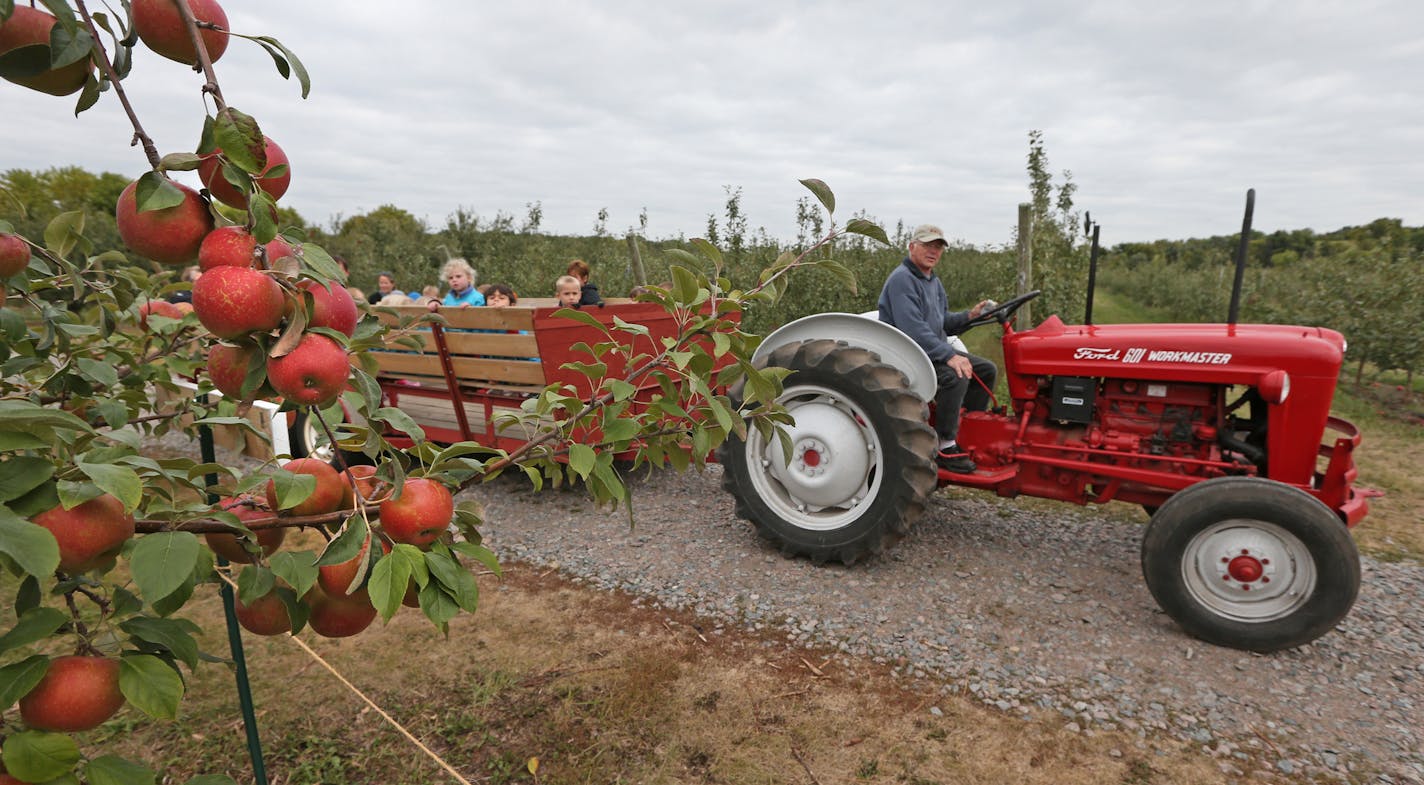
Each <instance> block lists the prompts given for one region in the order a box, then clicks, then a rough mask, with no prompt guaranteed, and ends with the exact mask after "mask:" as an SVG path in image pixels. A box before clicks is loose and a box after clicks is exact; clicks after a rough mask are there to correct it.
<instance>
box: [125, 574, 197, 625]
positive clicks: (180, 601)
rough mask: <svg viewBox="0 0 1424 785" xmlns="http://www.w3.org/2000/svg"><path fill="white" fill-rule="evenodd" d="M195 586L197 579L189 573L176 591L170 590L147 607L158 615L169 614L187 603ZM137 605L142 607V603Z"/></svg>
mask: <svg viewBox="0 0 1424 785" xmlns="http://www.w3.org/2000/svg"><path fill="white" fill-rule="evenodd" d="M196 587H197V579H196V578H195V577H194V576H192V575H189V576H188V577H187V579H186V580H184V581H183V584H182V585H181V586H179V587H178V589H177V590H176V591H174V592H172V593H171V594H169V595H168V596H167V597H160V598H158V599H157V600H154V601H152V602H150V603H149V607H151V608H153V612H154V613H156V614H158V615H159V616H171V615H173V614H174V613H177V612H178V609H180V608H182V607H183V606H184V605H186V604H187V603H188V600H190V599H192V598H193V589H194V588H196ZM139 605H140V607H142V603H139Z"/></svg>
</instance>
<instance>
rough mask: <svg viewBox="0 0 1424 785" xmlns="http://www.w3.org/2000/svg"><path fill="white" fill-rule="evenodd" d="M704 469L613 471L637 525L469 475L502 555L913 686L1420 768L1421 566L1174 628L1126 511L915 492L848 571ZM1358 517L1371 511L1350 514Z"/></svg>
mask: <svg viewBox="0 0 1424 785" xmlns="http://www.w3.org/2000/svg"><path fill="white" fill-rule="evenodd" d="M720 482H721V468H720V467H716V466H713V467H710V468H709V469H708V471H707V472H706V473H704V474H696V473H686V474H676V473H674V472H659V473H657V474H655V475H653V476H652V477H651V478H646V479H639V480H636V481H634V482H633V483H632V487H631V490H632V492H633V493H634V509H635V512H636V518H637V525H636V527H634V528H632V529H630V527H629V524H628V517H627V513H626V511H624V510H619V511H617V512H609V511H607V510H599V509H596V508H595V507H594V506H593V505H592V503H591V502H590V501H588V500H587V499H586V498H585V497H583V496H582V495H580V494H579V493H578V492H557V491H555V492H545V493H542V494H534V493H532V492H530V491H529V490H528V488H527V485H520V484H518V483H516V482H514V481H500V482H497V483H494V484H492V485H490V486H486V487H483V488H480V489H477V490H476V491H473V492H470V494H471V495H473V496H474V497H475V498H478V499H480V500H481V501H482V502H483V503H484V504H485V507H486V518H487V521H488V523H487V524H486V527H485V529H484V534H485V536H486V541H487V544H489V545H490V546H491V547H492V548H494V550H495V551H496V552H497V553H499V554H500V557H501V558H502V559H505V560H509V559H518V560H521V561H526V562H532V563H535V564H557V565H558V567H559V568H560V569H561V570H562V571H563V572H565V573H566V574H568V575H571V576H573V577H575V578H576V579H578V580H581V581H584V582H587V583H590V584H592V585H594V586H597V587H600V588H617V589H622V590H626V591H628V592H631V593H633V594H635V595H639V596H642V597H646V598H648V600H649V601H650V602H653V603H656V604H660V605H664V606H668V607H674V608H682V609H691V610H695V611H697V612H699V613H701V614H704V615H706V616H708V617H710V618H711V619H713V620H714V622H715V624H716V625H717V626H718V629H719V630H721V629H722V628H725V627H738V626H744V627H748V628H752V629H756V630H769V631H773V632H776V633H779V634H784V635H785V637H786V638H787V639H788V640H789V641H791V642H794V643H806V644H815V645H821V646H830V647H833V648H837V649H839V650H841V651H843V652H846V653H847V654H851V655H855V656H864V657H870V658H873V659H875V660H876V661H879V662H888V663H892V664H893V666H894V667H895V668H896V670H897V672H899V673H900V674H902V675H904V676H905V677H906V678H907V679H912V680H919V683H920V684H921V685H923V686H924V688H925V689H939V690H941V691H943V692H946V693H948V692H956V693H963V694H967V695H972V696H974V697H977V698H978V699H979V700H981V701H983V702H984V703H985V704H988V705H992V706H996V707H998V708H999V709H1001V710H1003V711H1005V712H1010V713H1025V714H1026V713H1028V712H1030V711H1037V710H1039V709H1047V710H1050V711H1057V712H1060V713H1061V714H1062V715H1063V723H1064V726H1065V727H1067V728H1068V729H1070V730H1074V731H1077V732H1084V733H1091V732H1093V731H1094V729H1122V730H1126V731H1128V732H1130V733H1135V734H1136V735H1137V736H1138V738H1139V743H1140V744H1141V745H1143V746H1149V745H1150V744H1151V742H1152V740H1153V739H1154V738H1159V737H1160V736H1161V734H1170V735H1171V736H1173V737H1176V738H1179V739H1184V740H1190V741H1192V742H1194V743H1197V744H1200V745H1201V747H1202V749H1203V750H1204V751H1206V752H1208V753H1209V754H1211V755H1214V756H1216V757H1217V758H1219V764H1220V766H1221V767H1222V770H1223V771H1224V772H1227V773H1231V774H1238V775H1247V776H1252V777H1260V776H1262V775H1264V774H1266V773H1268V772H1267V771H1263V770H1262V767H1263V765H1264V766H1265V767H1269V768H1270V772H1269V773H1272V774H1282V775H1288V776H1289V777H1290V778H1291V779H1318V780H1326V781H1329V780H1337V779H1350V780H1351V781H1359V780H1361V779H1372V780H1373V781H1378V782H1396V783H1404V782H1408V783H1424V751H1421V737H1424V732H1421V730H1420V726H1421V725H1424V711H1421V707H1424V569H1422V568H1420V567H1418V566H1414V565H1404V564H1388V563H1381V562H1377V561H1374V560H1372V559H1366V560H1365V563H1364V586H1363V588H1362V590H1361V593H1360V598H1359V601H1358V603H1357V604H1356V605H1355V608H1354V610H1353V611H1352V612H1351V614H1350V616H1349V617H1348V618H1347V619H1346V620H1345V622H1344V623H1343V624H1341V625H1340V627H1339V628H1338V629H1336V630H1335V631H1334V632H1332V633H1330V634H1328V635H1326V636H1325V637H1323V638H1321V639H1320V640H1318V641H1316V642H1315V643H1313V644H1310V645H1307V646H1303V647H1300V648H1297V649H1293V650H1291V651H1287V652H1279V653H1276V654H1272V655H1265V656H1261V655H1253V654H1247V653H1243V652H1239V651H1235V650H1231V649H1223V648H1217V647H1214V646H1211V645H1208V644H1204V643H1201V642H1200V641H1197V640H1195V639H1193V638H1189V637H1187V636H1186V635H1185V634H1184V633H1182V632H1181V630H1180V629H1179V628H1177V627H1176V625H1175V624H1174V623H1173V622H1172V621H1171V620H1170V619H1168V618H1167V617H1166V616H1165V615H1164V614H1163V613H1162V612H1161V611H1160V610H1158V608H1157V606H1156V604H1155V603H1154V602H1153V600H1152V597H1151V595H1150V594H1149V593H1148V591H1147V588H1146V586H1145V585H1144V584H1143V582H1142V578H1141V575H1140V572H1139V566H1138V545H1139V539H1140V536H1141V532H1142V528H1141V527H1140V526H1137V525H1134V524H1131V523H1126V522H1120V521H1112V520H1107V519H1105V518H1104V517H1102V515H1101V513H1100V511H1098V510H1093V509H1086V510H1085V509H1079V508H1075V507H1071V506H1067V505H1065V506H1063V507H1061V508H1053V511H1052V512H1051V513H1050V512H1043V511H1036V512H1035V511H1028V510H1025V509H1022V508H1020V507H1017V506H1015V504H1014V503H1012V502H1007V501H1001V500H997V499H994V498H992V497H988V496H985V495H982V494H977V493H974V492H969V491H964V490H946V491H940V492H939V493H937V494H935V496H934V497H933V499H932V502H931V505H930V508H929V510H928V512H927V514H926V516H925V517H924V518H923V519H922V520H921V521H920V522H919V523H918V525H917V526H916V528H915V530H914V531H913V532H912V534H911V535H910V537H908V538H907V539H906V540H904V541H902V542H901V543H900V544H899V545H898V546H897V547H896V548H895V549H894V550H893V551H892V552H891V553H890V554H889V555H887V556H885V557H883V558H881V559H877V560H872V561H870V562H869V563H866V564H862V565H858V566H856V567H853V568H844V567H840V566H823V567H816V566H813V565H811V564H810V563H808V562H806V561H804V560H789V559H785V558H783V557H781V556H780V555H779V554H778V553H777V552H776V551H775V549H774V548H772V547H770V546H769V545H767V544H765V543H763V542H761V541H759V540H758V538H757V537H756V536H755V535H754V533H753V532H752V529H751V527H750V525H749V524H747V523H746V522H745V521H740V520H738V519H736V518H735V517H734V515H733V511H732V500H731V497H730V496H729V495H727V494H725V493H724V492H723V491H722V490H721V489H720ZM1364 525H1369V524H1368V521H1366V523H1365V524H1364Z"/></svg>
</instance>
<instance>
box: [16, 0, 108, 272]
mask: <svg viewBox="0 0 1424 785" xmlns="http://www.w3.org/2000/svg"><path fill="white" fill-rule="evenodd" d="M55 24H56V21H55V18H54V17H53V16H50V15H49V14H47V13H45V12H44V11H39V10H36V9H34V8H30V7H29V6H24V5H20V4H18V3H16V4H15V11H14V13H13V14H12V15H11V16H10V18H9V19H7V20H5V21H3V22H0V54H5V53H6V52H9V51H10V50H11V49H18V48H20V47H22V46H34V45H42V46H44V47H45V49H46V51H48V49H49V36H50V29H51V28H53V27H54V26H55ZM93 70H94V61H93V60H90V59H89V58H88V57H85V58H84V59H83V60H80V61H78V62H75V63H70V64H69V65H66V66H64V67H62V68H50V69H47V70H44V71H41V72H40V73H38V74H34V75H32V76H13V77H12V76H7V77H5V78H6V79H8V80H10V81H11V82H14V83H15V84H17V85H22V86H24V87H28V88H30V89H31V90H39V91H40V92H42V93H49V94H50V95H69V94H70V93H73V92H75V91H76V90H78V89H79V88H81V87H83V86H84V82H85V81H87V80H88V79H89V74H90V73H91V72H93ZM0 277H4V276H0Z"/></svg>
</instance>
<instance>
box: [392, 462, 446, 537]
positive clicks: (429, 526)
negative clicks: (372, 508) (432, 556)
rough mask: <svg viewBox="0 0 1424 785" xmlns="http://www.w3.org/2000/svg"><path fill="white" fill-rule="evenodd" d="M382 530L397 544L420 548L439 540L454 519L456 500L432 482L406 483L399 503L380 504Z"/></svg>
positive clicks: (444, 489)
mask: <svg viewBox="0 0 1424 785" xmlns="http://www.w3.org/2000/svg"><path fill="white" fill-rule="evenodd" d="M380 510H381V527H382V528H383V529H385V531H386V535H387V536H389V537H390V538H391V539H392V540H395V541H396V542H403V543H407V544H410V545H414V546H416V547H417V548H423V547H425V546H427V545H429V544H430V543H432V542H435V541H436V540H437V539H439V538H440V535H442V534H444V533H445V530H446V529H447V528H448V527H449V526H450V519H451V518H453V517H454V516H455V497H453V496H451V495H450V491H449V490H447V489H446V488H445V486H444V485H441V484H440V483H438V482H436V481H435V480H428V479H425V478H419V479H414V480H407V481H406V483H405V486H404V487H403V488H402V490H401V495H400V498H399V499H389V500H387V501H384V502H381V508H380Z"/></svg>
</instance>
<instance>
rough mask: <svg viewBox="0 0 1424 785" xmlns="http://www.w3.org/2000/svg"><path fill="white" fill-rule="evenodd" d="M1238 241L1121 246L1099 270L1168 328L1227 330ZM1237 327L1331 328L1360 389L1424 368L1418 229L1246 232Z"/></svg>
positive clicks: (1381, 223)
mask: <svg viewBox="0 0 1424 785" xmlns="http://www.w3.org/2000/svg"><path fill="white" fill-rule="evenodd" d="M1239 243H1240V235H1239V234H1237V235H1228V236H1222V237H1210V238H1206V239H1194V240H1158V241H1156V242H1152V243H1124V244H1122V245H1119V246H1116V247H1114V248H1112V249H1111V250H1110V251H1109V252H1108V253H1106V254H1105V255H1104V257H1103V259H1102V261H1101V268H1100V272H1099V276H1098V280H1099V281H1101V282H1102V284H1103V286H1104V287H1105V288H1107V289H1109V290H1112V291H1114V292H1116V293H1119V294H1121V295H1123V296H1124V297H1127V298H1130V299H1132V300H1134V301H1136V302H1138V303H1140V304H1143V305H1147V306H1151V307H1153V308H1157V309H1159V310H1160V311H1161V312H1162V313H1163V314H1165V315H1166V316H1168V317H1169V318H1171V319H1172V320H1174V321H1184V322H1219V321H1225V320H1226V316H1227V310H1228V307H1229V304H1230V300H1231V286H1232V281H1233V276H1234V273H1235V267H1234V264H1235V261H1234V260H1235V255H1236V249H1237V246H1238V245H1239ZM1241 320H1242V321H1247V322H1274V323H1285V324H1301V325H1309V326H1319V327H1329V328H1331V329H1333V330H1338V331H1340V332H1341V333H1343V334H1344V335H1345V338H1346V340H1347V341H1348V342H1349V352H1348V355H1347V360H1348V361H1350V362H1352V363H1354V365H1355V378H1356V380H1357V381H1358V380H1359V379H1360V378H1361V376H1362V374H1363V372H1364V371H1365V369H1366V367H1367V366H1372V367H1373V369H1374V370H1376V371H1385V370H1394V369H1397V370H1403V371H1405V372H1406V373H1407V374H1409V376H1410V380H1411V382H1412V378H1413V373H1414V371H1415V370H1418V369H1419V368H1421V366H1424V227H1408V226H1404V225H1403V223H1402V222H1401V221H1399V220H1397V219H1391V218H1382V219H1379V220H1377V221H1373V222H1371V223H1369V224H1366V225H1364V226H1350V227H1345V228H1343V229H1339V230H1336V231H1333V232H1328V233H1324V234H1317V233H1315V232H1313V231H1311V230H1309V229H1301V230H1296V231H1290V232H1285V231H1281V232H1273V233H1271V234H1263V233H1259V232H1257V233H1253V234H1252V237H1251V241H1250V242H1249V243H1248V252H1247V265H1246V276H1245V279H1244V281H1243V286H1242V299H1241Z"/></svg>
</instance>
